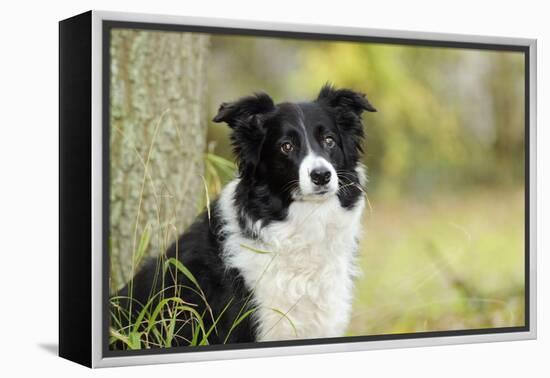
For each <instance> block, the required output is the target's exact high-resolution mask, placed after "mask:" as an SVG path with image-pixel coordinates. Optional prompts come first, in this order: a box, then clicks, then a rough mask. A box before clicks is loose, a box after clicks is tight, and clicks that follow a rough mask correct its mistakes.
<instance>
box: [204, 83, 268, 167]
mask: <svg viewBox="0 0 550 378" xmlns="http://www.w3.org/2000/svg"><path fill="white" fill-rule="evenodd" d="M274 110H275V104H274V103H273V100H272V99H271V97H269V96H268V95H267V94H265V93H256V94H255V95H253V96H248V97H243V98H241V99H240V100H237V101H235V102H231V103H223V104H221V106H220V109H219V110H218V114H217V115H216V116H215V117H214V119H213V121H214V122H226V123H227V124H228V125H229V127H231V129H233V131H232V133H231V144H232V145H233V151H234V153H235V155H236V157H237V161H238V166H239V173H240V175H241V177H243V176H247V175H253V174H254V172H255V169H256V166H257V164H258V161H259V158H260V152H261V149H262V145H263V141H264V137H265V134H266V130H265V127H264V125H265V118H266V116H267V115H268V114H269V113H270V112H273V111H274Z"/></svg>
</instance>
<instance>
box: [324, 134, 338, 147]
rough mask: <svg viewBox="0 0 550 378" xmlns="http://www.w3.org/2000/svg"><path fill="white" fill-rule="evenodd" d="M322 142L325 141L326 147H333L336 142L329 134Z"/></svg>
mask: <svg viewBox="0 0 550 378" xmlns="http://www.w3.org/2000/svg"><path fill="white" fill-rule="evenodd" d="M324 142H325V146H327V147H328V148H332V147H334V145H335V143H336V142H335V141H334V138H333V137H331V136H329V135H327V136H326V137H325V140H324Z"/></svg>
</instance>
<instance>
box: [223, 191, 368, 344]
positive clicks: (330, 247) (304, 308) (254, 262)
mask: <svg viewBox="0 0 550 378" xmlns="http://www.w3.org/2000/svg"><path fill="white" fill-rule="evenodd" d="M237 184H238V180H235V181H233V182H231V183H230V184H229V185H227V187H226V188H225V189H224V191H223V193H222V196H221V198H220V202H219V204H220V212H221V214H220V215H221V216H222V217H223V218H224V220H225V221H226V222H227V224H226V226H225V228H224V231H225V232H226V235H227V238H226V241H225V244H224V258H225V261H226V263H227V264H228V266H231V267H234V268H237V269H238V270H239V271H240V272H241V274H242V276H243V278H244V280H245V283H246V285H247V287H248V289H249V290H251V291H252V292H253V301H254V304H255V306H256V307H257V309H256V311H255V313H254V318H255V319H256V320H257V339H258V340H260V341H266V340H284V339H293V338H300V339H303V338H318V337H335V336H342V335H343V332H344V331H345V328H346V326H347V324H348V321H349V317H350V312H351V302H352V290H353V277H354V275H355V274H356V273H357V272H356V268H355V264H354V262H355V261H354V260H355V251H356V249H357V242H358V239H359V236H360V232H361V214H362V212H363V208H364V199H363V198H361V199H360V200H359V202H358V203H357V204H356V206H355V207H354V208H353V209H351V210H346V209H343V208H342V207H341V206H340V203H339V201H338V198H336V197H334V198H330V199H328V200H326V201H323V202H294V203H292V205H291V206H290V208H289V214H288V217H287V219H286V220H285V221H283V222H274V223H271V224H269V225H267V226H265V227H262V228H259V227H258V225H256V227H257V231H258V234H259V237H258V239H254V240H253V239H250V238H247V237H244V236H243V235H242V233H241V232H240V228H239V225H238V221H237V214H236V210H235V207H234V205H233V198H234V192H235V187H236V186H237ZM251 226H254V225H251Z"/></svg>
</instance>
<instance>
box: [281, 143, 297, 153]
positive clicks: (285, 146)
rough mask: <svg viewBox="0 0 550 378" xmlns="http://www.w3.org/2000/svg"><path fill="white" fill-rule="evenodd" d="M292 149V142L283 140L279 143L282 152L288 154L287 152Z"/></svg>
mask: <svg viewBox="0 0 550 378" xmlns="http://www.w3.org/2000/svg"><path fill="white" fill-rule="evenodd" d="M292 150H294V146H293V145H292V143H290V142H285V143H283V144H281V151H282V152H283V153H284V154H288V153H290V152H292Z"/></svg>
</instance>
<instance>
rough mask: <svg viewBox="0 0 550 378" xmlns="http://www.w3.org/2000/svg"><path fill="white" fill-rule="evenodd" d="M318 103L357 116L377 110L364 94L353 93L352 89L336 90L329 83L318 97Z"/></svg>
mask: <svg viewBox="0 0 550 378" xmlns="http://www.w3.org/2000/svg"><path fill="white" fill-rule="evenodd" d="M317 101H318V102H324V103H325V104H327V105H328V106H330V107H332V108H343V109H346V110H350V111H352V112H354V113H355V114H357V115H361V113H363V111H365V110H366V111H368V112H375V111H376V109H375V108H374V106H372V105H371V103H370V102H369V101H368V100H367V96H365V94H363V93H359V92H355V91H352V90H351V89H345V88H343V89H335V88H334V87H333V86H332V85H330V84H329V83H327V84H325V85H324V86H323V88H321V92H319V96H318V97H317Z"/></svg>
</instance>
